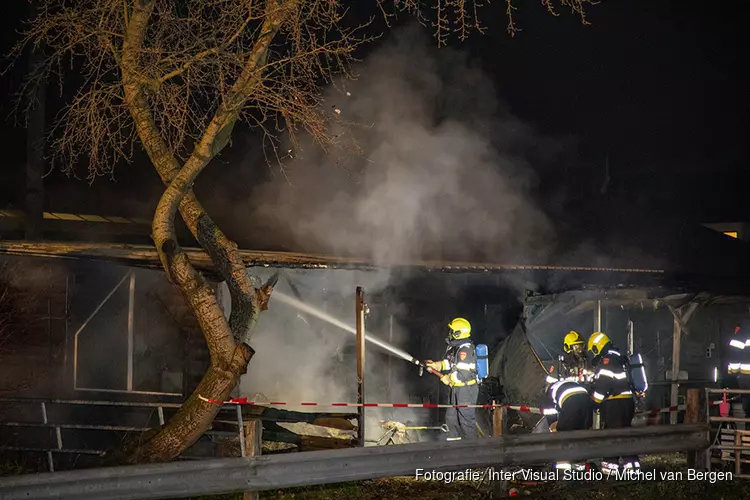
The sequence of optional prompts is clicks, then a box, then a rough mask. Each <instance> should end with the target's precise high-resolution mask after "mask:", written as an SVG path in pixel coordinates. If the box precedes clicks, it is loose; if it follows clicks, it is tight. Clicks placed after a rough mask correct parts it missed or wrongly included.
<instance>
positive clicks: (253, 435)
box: [242, 420, 263, 500]
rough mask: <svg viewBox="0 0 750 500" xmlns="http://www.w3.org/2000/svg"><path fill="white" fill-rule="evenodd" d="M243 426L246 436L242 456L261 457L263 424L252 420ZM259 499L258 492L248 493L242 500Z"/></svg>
mask: <svg viewBox="0 0 750 500" xmlns="http://www.w3.org/2000/svg"><path fill="white" fill-rule="evenodd" d="M242 426H243V427H244V429H243V430H242V432H243V435H244V436H245V439H244V448H243V450H242V452H243V453H242V456H244V457H259V456H260V454H261V451H262V450H263V424H262V423H261V421H260V420H251V421H250V422H244V423H243V425H242ZM259 498H260V496H259V495H258V492H257V491H246V492H244V493H243V494H242V500H258V499H259Z"/></svg>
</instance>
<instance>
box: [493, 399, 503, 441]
mask: <svg viewBox="0 0 750 500" xmlns="http://www.w3.org/2000/svg"><path fill="white" fill-rule="evenodd" d="M492 404H493V405H495V404H497V403H496V402H495V401H493V402H492ZM504 421H505V407H504V406H495V407H494V408H492V437H500V436H502V435H503V425H504Z"/></svg>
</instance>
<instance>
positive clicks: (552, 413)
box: [544, 378, 593, 471]
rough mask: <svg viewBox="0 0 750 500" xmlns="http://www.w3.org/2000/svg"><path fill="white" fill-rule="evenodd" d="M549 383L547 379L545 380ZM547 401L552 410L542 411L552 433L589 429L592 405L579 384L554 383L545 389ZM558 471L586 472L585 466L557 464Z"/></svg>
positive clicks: (586, 393) (571, 382) (559, 381)
mask: <svg viewBox="0 0 750 500" xmlns="http://www.w3.org/2000/svg"><path fill="white" fill-rule="evenodd" d="M547 380H548V382H549V378H548V379H547ZM546 394H547V397H548V400H551V403H552V405H553V408H554V409H552V410H544V414H545V415H547V421H548V422H549V421H552V422H553V423H552V424H551V425H550V430H552V432H565V431H579V430H585V429H588V428H590V427H591V420H592V413H593V409H592V405H591V398H590V397H589V392H588V391H587V390H586V388H585V387H583V385H581V384H580V383H579V382H577V381H575V380H571V379H563V378H561V379H560V380H557V381H555V382H554V383H552V384H550V385H549V386H548V388H547V392H546ZM555 468H556V469H558V470H571V469H573V468H575V469H576V470H581V471H583V470H586V465H585V464H572V463H570V462H557V463H556V464H555Z"/></svg>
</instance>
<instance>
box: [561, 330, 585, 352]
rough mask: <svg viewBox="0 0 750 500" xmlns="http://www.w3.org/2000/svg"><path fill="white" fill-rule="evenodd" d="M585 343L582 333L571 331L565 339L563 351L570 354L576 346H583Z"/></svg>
mask: <svg viewBox="0 0 750 500" xmlns="http://www.w3.org/2000/svg"><path fill="white" fill-rule="evenodd" d="M585 343H586V341H585V340H584V339H583V337H581V334H580V333H578V332H576V331H574V330H571V331H569V332H568V334H567V335H566V336H565V338H564V339H563V350H564V351H565V352H570V351H572V350H573V346H574V345H583V344H585Z"/></svg>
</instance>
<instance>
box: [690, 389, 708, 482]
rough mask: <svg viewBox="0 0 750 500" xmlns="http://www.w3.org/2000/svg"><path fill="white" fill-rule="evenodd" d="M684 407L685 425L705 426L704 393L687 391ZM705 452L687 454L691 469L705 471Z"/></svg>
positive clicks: (701, 391) (697, 390)
mask: <svg viewBox="0 0 750 500" xmlns="http://www.w3.org/2000/svg"><path fill="white" fill-rule="evenodd" d="M685 399H686V402H685V403H686V407H685V423H686V424H706V423H708V422H707V421H706V416H707V411H706V408H707V406H706V392H705V391H704V390H702V389H688V391H687V397H686V398H685ZM706 459H707V455H706V450H696V451H690V452H688V456H687V463H688V467H690V468H691V469H698V470H706V469H707V468H708V464H707V462H706Z"/></svg>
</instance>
